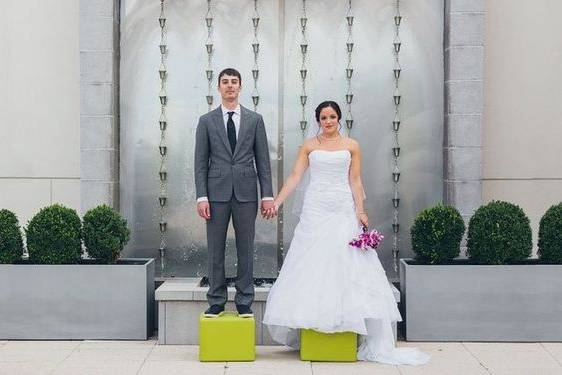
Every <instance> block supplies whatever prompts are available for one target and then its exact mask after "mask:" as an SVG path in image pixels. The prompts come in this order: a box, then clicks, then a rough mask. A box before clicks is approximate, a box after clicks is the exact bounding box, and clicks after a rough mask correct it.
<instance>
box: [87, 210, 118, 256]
mask: <svg viewBox="0 0 562 375" xmlns="http://www.w3.org/2000/svg"><path fill="white" fill-rule="evenodd" d="M128 241H129V229H128V228H127V221H126V220H125V219H123V217H121V215H120V214H119V213H118V212H117V211H115V210H114V209H112V208H111V207H109V206H107V205H101V206H98V207H95V208H92V209H91V210H89V211H88V212H86V214H85V215H84V245H85V246H86V251H87V252H88V255H90V256H91V257H92V258H94V259H97V260H99V261H101V262H104V263H115V262H116V261H117V259H118V258H119V254H120V253H121V251H122V250H123V247H124V246H125V244H126V243H127V242H128Z"/></svg>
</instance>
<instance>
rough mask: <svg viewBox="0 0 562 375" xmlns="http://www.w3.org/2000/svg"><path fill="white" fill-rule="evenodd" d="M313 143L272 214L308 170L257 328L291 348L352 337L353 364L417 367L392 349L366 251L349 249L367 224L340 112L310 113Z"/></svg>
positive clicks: (355, 152) (375, 262) (418, 356)
mask: <svg viewBox="0 0 562 375" xmlns="http://www.w3.org/2000/svg"><path fill="white" fill-rule="evenodd" d="M315 115H316V121H317V122H318V126H319V129H318V135H317V136H316V137H312V138H309V139H307V140H306V141H305V142H304V145H303V146H302V147H301V148H300V151H299V154H298V157H297V160H296V162H295V166H294V168H293V171H292V172H291V174H290V175H289V177H288V178H287V180H286V181H285V184H284V185H283V187H282V189H281V191H280V192H279V195H278V196H277V197H276V198H275V200H274V208H273V210H271V211H269V212H267V213H266V214H265V215H266V216H267V217H272V216H274V215H275V214H277V210H278V209H279V206H280V205H282V204H283V202H284V201H285V200H286V199H287V197H288V196H289V195H290V194H291V193H292V192H293V190H295V188H296V187H297V185H298V184H299V182H300V181H301V177H303V175H304V173H305V171H306V170H307V168H308V171H307V173H309V174H310V176H309V177H310V181H309V182H308V184H307V186H306V190H305V192H304V202H303V206H302V211H301V214H300V221H299V223H298V225H297V226H296V228H295V232H294V237H293V240H292V242H291V245H290V247H289V250H288V253H287V256H286V258H285V261H284V263H283V267H282V268H281V271H280V272H279V276H278V278H277V281H276V282H275V284H274V285H273V287H272V288H271V291H270V292H269V296H268V299H267V304H266V310H265V313H264V319H263V323H264V324H266V325H267V327H268V330H269V332H270V334H271V336H272V337H273V339H274V340H275V341H277V342H279V343H282V344H285V345H288V346H292V347H294V348H298V346H299V337H298V329H300V328H310V329H315V330H317V331H320V332H326V333H332V332H343V331H352V332H356V333H358V334H359V335H360V336H359V340H360V341H359V348H358V353H357V357H358V359H359V360H364V361H377V362H382V363H388V364H423V363H426V362H427V361H428V360H429V356H427V355H426V354H424V353H422V352H421V351H419V350H417V349H415V348H396V347H395V343H394V335H393V332H392V323H393V322H397V321H401V320H402V319H401V316H400V313H399V311H398V308H397V306H396V302H395V300H394V296H393V294H392V291H391V289H390V286H389V283H388V280H387V278H386V274H385V272H384V269H383V268H382V266H381V263H380V261H379V259H378V256H377V253H376V252H375V251H373V250H368V251H364V250H359V249H356V248H353V247H351V246H349V245H348V242H349V241H350V240H351V239H352V238H354V237H356V236H357V235H358V234H359V233H360V231H361V227H362V226H363V225H365V226H368V225H369V219H368V217H367V214H366V213H365V209H364V207H363V198H364V195H363V194H364V193H363V186H362V183H361V151H360V148H359V144H358V143H357V141H355V140H353V139H351V138H344V137H342V136H341V135H340V133H339V130H340V125H339V121H340V119H341V110H340V108H339V106H338V104H337V103H335V102H333V101H326V102H323V103H321V104H320V105H319V106H318V107H317V108H316V112H315Z"/></svg>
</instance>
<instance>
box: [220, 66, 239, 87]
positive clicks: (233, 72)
mask: <svg viewBox="0 0 562 375" xmlns="http://www.w3.org/2000/svg"><path fill="white" fill-rule="evenodd" d="M224 75H227V76H234V77H238V82H239V83H240V84H242V76H241V75H240V72H239V71H238V70H236V69H234V68H226V69H223V70H222V71H221V72H220V73H219V82H218V84H219V86H220V84H221V78H222V76H224Z"/></svg>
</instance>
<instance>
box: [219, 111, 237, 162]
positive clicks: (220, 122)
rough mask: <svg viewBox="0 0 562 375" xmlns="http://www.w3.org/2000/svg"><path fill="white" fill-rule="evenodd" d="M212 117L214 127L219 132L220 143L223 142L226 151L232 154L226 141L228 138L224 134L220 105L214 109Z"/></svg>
mask: <svg viewBox="0 0 562 375" xmlns="http://www.w3.org/2000/svg"><path fill="white" fill-rule="evenodd" d="M213 117H214V119H215V128H216V129H217V131H218V132H219V136H220V137H221V139H222V143H224V146H225V147H226V150H227V152H228V153H229V154H230V156H232V150H231V149H230V142H228V138H227V136H226V128H225V126H224V120H223V118H222V109H221V107H218V108H217V109H215V111H214V113H213ZM237 143H238V142H237Z"/></svg>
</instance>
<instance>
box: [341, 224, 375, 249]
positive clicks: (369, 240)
mask: <svg viewBox="0 0 562 375" xmlns="http://www.w3.org/2000/svg"><path fill="white" fill-rule="evenodd" d="M383 238H384V236H383V235H382V234H380V233H379V232H378V231H377V230H376V229H373V230H371V231H369V230H368V229H367V227H366V226H363V233H361V234H360V235H359V236H358V237H357V238H354V239H352V240H351V241H349V244H350V245H351V246H353V247H356V248H358V249H361V250H369V248H370V249H373V250H375V249H376V248H377V247H378V246H379V244H380V243H381V242H382V240H383Z"/></svg>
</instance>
